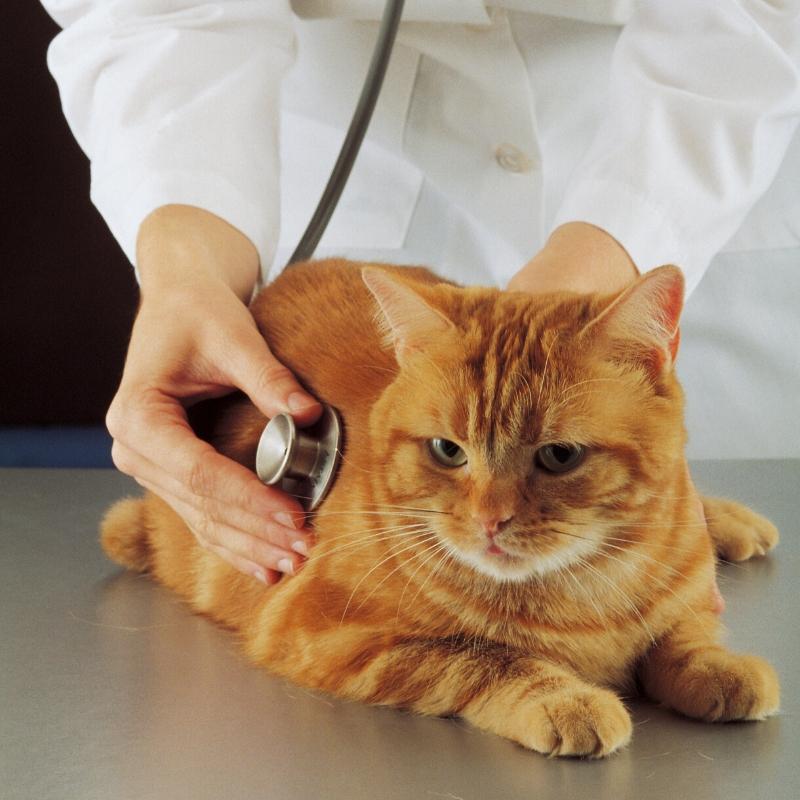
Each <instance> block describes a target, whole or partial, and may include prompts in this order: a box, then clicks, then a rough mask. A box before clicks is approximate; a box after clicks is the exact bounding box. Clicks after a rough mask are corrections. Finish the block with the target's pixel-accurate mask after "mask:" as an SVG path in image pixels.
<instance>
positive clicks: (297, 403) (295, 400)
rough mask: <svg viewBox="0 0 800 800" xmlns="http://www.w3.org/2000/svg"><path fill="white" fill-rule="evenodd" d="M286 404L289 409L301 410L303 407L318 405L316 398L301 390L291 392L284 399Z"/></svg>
mask: <svg viewBox="0 0 800 800" xmlns="http://www.w3.org/2000/svg"><path fill="white" fill-rule="evenodd" d="M286 404H287V405H288V406H289V411H302V410H303V409H305V408H311V407H312V406H317V405H319V403H318V402H317V401H316V400H314V399H313V398H311V397H309V396H308V395H307V394H303V393H302V392H292V393H291V394H290V395H289V397H288V398H287V399H286Z"/></svg>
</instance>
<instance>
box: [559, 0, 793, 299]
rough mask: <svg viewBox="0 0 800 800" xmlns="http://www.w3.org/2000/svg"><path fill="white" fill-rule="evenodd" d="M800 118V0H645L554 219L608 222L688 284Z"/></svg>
mask: <svg viewBox="0 0 800 800" xmlns="http://www.w3.org/2000/svg"><path fill="white" fill-rule="evenodd" d="M799 118H800V3H798V1H797V0H785V1H783V0H774V1H773V2H770V3H765V2H763V0H670V2H661V0H643V2H641V3H640V4H639V6H638V7H637V9H636V11H635V12H634V15H633V16H632V18H631V20H630V22H629V23H628V25H627V26H626V27H625V28H624V29H623V31H622V33H621V35H620V38H619V41H618V43H617V46H616V49H615V52H614V58H613V61H612V66H611V85H610V97H609V103H608V107H607V110H606V115H605V118H604V120H603V123H602V124H601V126H600V129H599V130H598V132H597V134H596V137H595V139H594V142H593V144H592V145H591V147H590V149H589V151H588V153H587V154H586V156H585V157H584V159H583V160H582V162H581V163H580V164H579V165H578V166H577V168H576V170H575V172H574V174H573V177H572V180H571V183H570V186H569V188H568V190H567V193H566V195H565V198H564V201H563V204H562V207H561V208H560V210H559V211H558V213H557V215H556V220H555V225H556V226H557V225H560V224H563V223H565V222H569V221H573V220H582V221H585V222H590V223H592V224H595V225H597V226H598V227H601V228H603V229H604V230H606V231H608V232H609V233H610V234H611V235H612V236H614V237H615V238H616V239H617V240H618V241H619V242H620V243H621V244H622V245H623V246H624V247H625V248H626V249H627V250H628V252H629V254H630V255H631V257H632V258H633V261H634V263H635V264H636V265H637V266H638V267H639V269H640V270H642V271H645V270H648V269H651V268H653V267H656V266H658V265H659V264H666V263H673V264H678V265H679V266H681V267H682V268H683V270H684V272H685V273H686V278H687V290H688V291H691V290H692V289H693V288H694V287H695V286H696V285H697V284H698V283H699V281H700V278H701V277H702V275H703V272H704V271H705V269H706V268H707V266H708V263H709V261H710V260H711V258H712V257H713V256H714V254H715V253H716V252H717V251H718V250H719V249H720V248H722V247H723V245H724V244H725V242H726V241H727V240H728V239H729V238H730V237H731V236H732V235H733V234H734V233H735V231H736V229H737V228H738V227H739V225H740V224H741V222H742V221H743V219H744V217H745V216H746V215H747V212H748V211H749V210H750V208H751V207H752V206H753V204H754V203H755V202H756V200H757V199H758V198H759V197H760V196H761V195H762V194H763V193H764V192H765V191H766V189H767V188H768V187H769V184H770V183H771V182H772V180H773V178H774V177H775V174H776V172H777V170H778V168H779V166H780V163H781V160H782V158H783V156H784V154H785V152H786V150H787V148H788V146H789V143H790V141H791V139H792V136H793V134H794V131H795V129H796V128H797V124H798V119H799Z"/></svg>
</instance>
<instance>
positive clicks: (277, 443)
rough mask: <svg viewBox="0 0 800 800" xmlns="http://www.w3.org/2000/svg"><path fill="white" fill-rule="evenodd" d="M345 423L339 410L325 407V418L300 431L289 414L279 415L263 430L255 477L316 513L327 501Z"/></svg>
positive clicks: (257, 452) (336, 465)
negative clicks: (276, 487)
mask: <svg viewBox="0 0 800 800" xmlns="http://www.w3.org/2000/svg"><path fill="white" fill-rule="evenodd" d="M341 438H342V423H341V420H340V419H339V414H338V413H337V412H336V409H334V408H332V407H331V406H323V412H322V416H321V417H320V418H319V420H317V422H315V423H314V425H312V426H311V427H308V428H302V429H301V428H298V427H297V426H296V425H295V422H294V420H293V419H292V417H291V416H290V415H289V414H278V416H276V417H273V418H272V419H271V420H270V421H269V422H268V423H267V426H266V427H265V428H264V432H263V433H262V434H261V439H259V442H258V448H257V450H256V473H257V475H258V477H259V478H260V479H261V480H262V481H263V482H264V483H266V484H267V485H268V486H278V487H279V488H281V489H282V490H283V491H284V492H286V493H287V494H291V495H293V496H295V497H297V498H298V500H299V501H300V502H301V503H302V504H303V506H304V507H305V509H306V510H307V511H313V510H314V509H315V508H317V506H319V504H320V503H321V502H322V501H323V499H324V498H325V495H326V494H327V492H328V490H329V489H330V487H331V484H332V483H333V480H334V478H335V477H336V468H337V467H338V465H339V455H340V449H341V448H340V445H341Z"/></svg>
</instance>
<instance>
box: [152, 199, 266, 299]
mask: <svg viewBox="0 0 800 800" xmlns="http://www.w3.org/2000/svg"><path fill="white" fill-rule="evenodd" d="M136 260H137V265H138V269H139V279H140V283H141V288H142V297H143V298H149V297H157V296H159V295H161V294H163V293H165V292H166V291H169V290H174V289H182V288H183V287H184V286H187V285H191V284H196V283H197V282H198V281H200V280H202V279H207V280H211V281H221V282H222V283H224V284H225V285H226V286H228V287H229V288H230V289H231V290H232V291H233V292H234V293H235V294H236V295H237V296H238V297H239V299H240V300H242V301H243V302H247V301H248V300H249V299H250V295H251V294H252V291H253V287H254V286H255V282H256V278H257V276H258V269H259V259H258V253H257V252H256V248H255V246H254V245H253V243H252V242H251V241H250V240H249V239H248V238H247V237H246V236H245V235H244V234H243V233H242V232H241V231H239V230H237V229H236V228H234V227H233V226H232V225H229V224H228V223H227V222H225V220H223V219H220V217H217V216H216V215H214V214H211V213H210V212H208V211H204V210H203V209H201V208H195V207H194V206H183V205H167V206H161V207H160V208H158V209H156V210H155V211H153V212H152V213H151V214H149V215H148V216H147V217H146V218H145V220H144V221H143V222H142V224H141V226H140V228H139V233H138V236H137V240H136Z"/></svg>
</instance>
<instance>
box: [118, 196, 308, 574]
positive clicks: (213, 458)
mask: <svg viewBox="0 0 800 800" xmlns="http://www.w3.org/2000/svg"><path fill="white" fill-rule="evenodd" d="M137 256H138V258H137V261H138V265H139V271H140V278H141V289H142V301H141V305H140V308H139V313H138V316H137V318H136V322H135V323H134V326H133V332H132V334H131V341H130V346H129V349H128V356H127V359H126V363H125V369H124V373H123V376H122V381H121V383H120V386H119V389H118V391H117V394H116V396H115V397H114V400H113V402H112V404H111V407H110V408H109V411H108V416H107V420H106V422H107V425H108V429H109V431H110V432H111V435H112V436H113V438H114V445H113V448H112V457H113V460H114V463H115V465H116V466H117V467H118V468H119V469H120V470H121V471H122V472H125V473H127V474H129V475H131V476H133V477H134V478H135V479H136V481H137V482H138V483H140V484H141V485H142V486H144V487H146V488H148V489H150V490H151V491H153V492H154V493H155V494H157V495H159V496H160V497H161V498H162V499H163V500H164V501H166V502H167V503H168V504H169V505H170V506H171V507H172V508H173V509H174V510H175V511H176V512H177V513H178V514H180V516H181V517H182V518H183V519H184V521H185V522H186V524H187V525H188V526H189V528H190V529H191V530H192V532H193V533H194V535H195V536H196V537H197V539H198V541H199V542H200V543H201V545H203V546H204V547H207V548H208V549H210V550H212V551H214V552H215V553H217V554H218V555H220V556H221V557H222V558H224V559H225V560H226V561H228V562H229V563H231V564H232V565H233V566H234V567H236V568H237V569H239V570H241V571H242V572H245V573H248V574H250V575H253V576H254V577H257V578H258V579H259V580H262V581H263V582H265V583H273V582H274V581H276V580H277V579H278V578H279V577H280V573H281V572H286V573H292V572H294V571H296V570H297V569H298V568H299V567H300V565H301V563H302V556H303V555H304V554H306V553H307V552H308V546H309V544H310V537H309V531H308V530H306V529H304V528H303V520H304V514H303V509H302V507H301V506H300V504H299V503H298V502H297V501H296V500H295V499H293V498H290V497H288V496H287V495H285V494H284V493H282V492H280V491H279V490H277V489H274V488H272V487H268V486H264V485H263V484H262V483H261V481H259V479H258V478H257V477H256V475H255V474H254V473H253V472H251V471H250V470H248V469H246V468H245V467H243V466H241V465H240V464H237V463H236V462H234V461H232V460H230V459H228V458H226V457H225V456H223V455H221V454H220V453H218V452H217V451H216V450H214V448H213V447H212V446H211V445H209V444H207V443H206V442H203V441H201V440H200V439H198V438H197V437H196V436H195V435H194V433H193V431H192V429H191V428H190V426H189V424H188V421H187V417H186V411H185V409H186V407H187V406H189V405H191V404H192V403H194V402H197V401H199V400H202V399H206V398H211V397H219V396H222V395H224V394H227V393H230V392H231V391H233V390H234V389H236V388H239V389H241V390H243V391H244V392H245V394H246V395H247V396H248V397H249V398H250V399H251V400H252V401H253V403H254V404H255V405H256V407H257V408H258V409H259V410H260V411H261V412H262V413H263V414H265V415H266V416H268V417H273V416H275V414H277V413H279V412H281V411H289V412H290V413H291V414H292V416H293V417H294V418H295V420H296V421H297V422H298V423H299V424H301V425H302V424H307V423H311V422H313V421H314V420H316V419H317V418H318V417H319V415H320V413H321V410H322V409H321V406H320V404H319V403H318V402H317V401H316V400H314V399H313V398H312V397H311V396H310V395H309V394H308V393H307V392H306V391H305V390H304V389H303V388H302V387H301V386H300V384H299V383H298V382H297V380H296V379H295V377H294V376H293V375H292V374H291V372H290V371H289V370H288V369H287V368H286V367H284V366H283V365H282V364H280V363H279V362H278V361H277V360H276V359H275V357H274V356H273V355H272V353H270V351H269V348H268V347H267V345H266V343H265V342H264V339H263V338H262V336H261V334H260V333H259V332H258V330H257V328H256V325H255V323H254V321H253V318H252V316H251V315H250V313H249V311H248V310H247V306H246V305H245V302H244V301H245V300H246V299H247V298H248V297H249V295H250V293H251V291H252V287H253V285H254V283H255V277H256V274H257V270H258V256H257V254H256V251H255V248H254V247H253V245H252V244H251V243H250V241H249V240H248V239H247V238H246V237H245V236H243V235H242V234H241V233H240V232H239V231H237V230H236V229H234V228H232V227H231V226H230V225H228V224H227V223H225V222H224V221H223V220H221V219H219V218H218V217H215V216H214V215H212V214H209V213H208V212H205V211H201V210H200V209H196V208H191V207H188V206H164V207H163V208H161V209H158V210H157V211H155V212H153V214H151V215H150V216H149V217H148V218H147V219H146V220H145V221H144V222H143V223H142V226H141V229H140V233H139V238H138V242H137Z"/></svg>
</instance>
